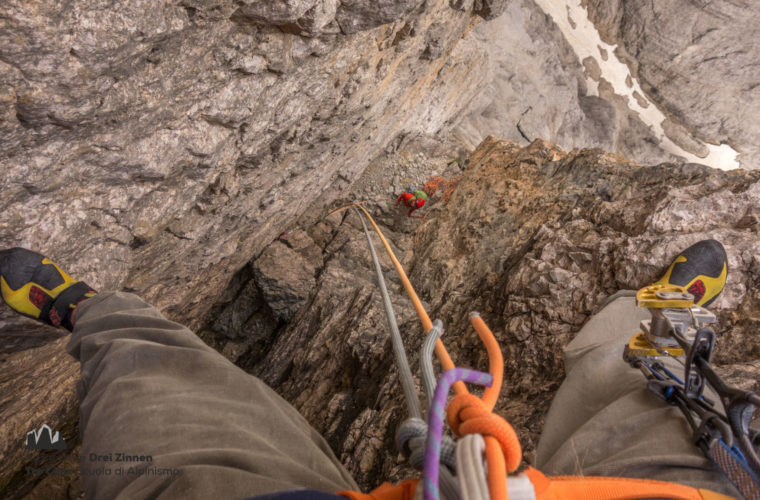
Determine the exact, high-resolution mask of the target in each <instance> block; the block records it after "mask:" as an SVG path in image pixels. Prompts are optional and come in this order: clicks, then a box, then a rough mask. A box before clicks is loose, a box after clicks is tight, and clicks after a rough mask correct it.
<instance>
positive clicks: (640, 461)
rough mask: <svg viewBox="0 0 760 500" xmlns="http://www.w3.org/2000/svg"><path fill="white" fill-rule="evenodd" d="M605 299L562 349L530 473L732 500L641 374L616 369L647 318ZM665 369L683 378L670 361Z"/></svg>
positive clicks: (622, 300)
mask: <svg viewBox="0 0 760 500" xmlns="http://www.w3.org/2000/svg"><path fill="white" fill-rule="evenodd" d="M611 299H612V300H611V301H609V302H608V304H607V306H606V307H604V309H603V310H602V311H601V312H599V313H598V314H596V315H594V316H593V317H592V318H591V319H590V320H589V322H588V323H587V324H586V325H585V326H584V327H583V328H582V329H581V331H580V332H579V333H578V335H577V336H576V337H575V339H573V341H572V342H570V344H568V346H567V348H566V349H565V368H566V372H567V376H566V378H565V381H564V382H563V383H562V386H561V387H560V389H559V391H558V392H557V395H556V396H555V398H554V401H553V402H552V406H551V408H550V410H549V414H548V415H547V417H546V423H545V425H544V430H543V433H542V435H541V439H540V440H539V443H538V450H537V452H536V465H537V468H538V469H540V470H541V471H543V472H544V473H546V474H550V475H581V474H582V475H586V476H618V477H632V478H648V479H657V480H661V481H672V482H676V483H682V484H685V485H689V486H694V487H698V488H706V489H710V490H713V491H716V492H722V493H725V494H727V495H732V496H738V494H737V493H736V491H735V490H734V488H733V486H732V485H731V484H730V483H729V481H728V480H727V479H726V478H725V477H724V476H723V475H722V474H721V473H719V472H718V471H717V469H715V468H713V466H712V464H711V462H710V461H709V460H707V459H706V458H705V457H704V455H703V454H702V453H701V452H700V451H699V450H698V449H697V447H696V446H694V445H693V444H692V442H691V429H690V427H689V425H688V424H687V422H686V419H685V418H684V417H683V415H682V414H681V412H680V411H679V410H678V409H677V408H676V407H673V406H669V405H668V404H666V403H665V402H664V401H662V400H660V399H658V398H657V397H656V396H655V395H654V394H653V393H651V392H650V391H648V390H647V388H646V379H645V378H644V376H643V375H642V373H641V372H640V371H639V370H637V369H635V368H631V367H630V366H629V365H628V364H627V363H626V362H624V361H623V357H622V356H623V348H624V346H625V345H626V344H627V343H628V340H629V339H630V338H631V337H632V336H633V335H635V334H636V333H637V332H639V331H640V329H639V323H640V322H641V321H642V320H644V319H648V318H649V317H650V315H649V313H648V312H647V310H646V309H641V308H638V307H636V305H635V299H634V297H633V296H632V293H631V292H619V293H618V294H616V295H615V296H613V297H611ZM664 363H665V365H666V366H667V368H668V369H670V370H671V371H673V373H675V374H677V375H680V374H682V373H683V367H682V366H681V365H680V364H678V363H677V362H676V361H674V360H672V359H665V360H664ZM712 396H714V395H712ZM712 396H711V397H712ZM714 400H716V401H717V399H714Z"/></svg>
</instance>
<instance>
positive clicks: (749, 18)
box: [584, 0, 760, 169]
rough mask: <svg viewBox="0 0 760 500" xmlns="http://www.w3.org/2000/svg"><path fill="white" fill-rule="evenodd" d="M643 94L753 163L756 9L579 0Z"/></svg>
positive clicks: (757, 99) (729, 2)
mask: <svg viewBox="0 0 760 500" xmlns="http://www.w3.org/2000/svg"><path fill="white" fill-rule="evenodd" d="M584 4H585V5H586V6H587V7H588V12H589V17H590V18H591V19H592V21H593V22H594V24H595V25H596V27H597V29H598V30H599V32H600V33H601V35H602V37H603V38H604V40H605V41H606V42H607V43H612V44H618V52H619V55H620V56H621V58H622V59H623V60H624V61H625V62H626V63H627V64H628V66H629V67H631V68H632V72H633V76H634V77H635V78H637V79H638V81H639V83H640V84H641V86H642V88H643V90H644V91H645V92H646V94H647V96H648V97H649V98H650V99H651V100H652V101H653V102H655V103H657V105H658V107H660V108H661V109H662V110H663V111H665V112H666V113H667V114H668V115H669V116H670V117H671V120H672V123H668V124H666V127H667V128H666V133H667V134H668V135H669V136H671V138H673V140H674V141H675V142H680V141H679V138H680V137H682V136H687V137H688V134H684V133H682V132H679V127H685V128H686V129H687V130H688V132H689V133H691V134H692V135H693V136H694V137H697V138H699V139H700V140H702V141H705V142H709V143H712V144H719V143H721V142H726V143H728V144H730V145H731V146H732V147H733V148H734V149H736V150H737V151H738V152H739V153H740V156H739V158H738V160H739V162H740V163H741V165H742V167H744V168H752V169H755V168H760V146H758V145H759V144H760V125H759V124H758V120H757V117H758V116H760V28H758V18H759V16H760V11H758V9H757V4H756V3H755V2H752V1H733V0H718V1H713V2H704V1H690V0H676V1H671V2H651V1H649V0H626V1H623V0H584Z"/></svg>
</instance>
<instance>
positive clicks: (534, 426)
mask: <svg viewBox="0 0 760 500" xmlns="http://www.w3.org/2000/svg"><path fill="white" fill-rule="evenodd" d="M395 161H398V160H397V159H395V158H393V157H389V158H388V159H387V162H388V164H391V163H393V162H395ZM431 161H432V160H431ZM436 161H438V160H436ZM378 168H380V167H379V166H378ZM365 177H367V178H371V177H372V172H371V171H368V172H367V174H366V176H365ZM365 186H372V183H371V182H365V181H364V178H363V179H362V180H360V181H359V182H358V183H357V187H361V188H362V189H364V187H365ZM354 194H355V196H356V197H357V199H370V200H373V199H376V195H377V194H382V193H377V192H375V191H373V190H372V189H369V188H367V190H362V191H356V192H355V193H354ZM758 196H760V173H758V172H751V173H750V172H746V171H732V172H727V173H726V172H719V171H714V170H712V169H709V168H706V167H702V166H698V165H676V164H665V165H660V166H656V167H640V166H636V165H634V164H632V163H630V162H628V161H626V160H624V159H623V158H621V157H618V156H615V155H610V154H607V153H603V152H602V151H600V150H583V151H579V152H574V153H570V154H568V153H565V152H563V151H562V150H560V149H558V148H556V147H554V146H552V145H549V144H547V143H544V142H541V141H536V142H534V143H533V144H531V145H530V146H529V147H524V148H521V147H519V146H518V145H516V144H514V143H510V142H506V141H498V140H494V139H489V140H487V141H486V142H484V143H483V144H481V146H480V147H479V148H478V149H477V151H475V153H474V154H473V155H472V157H471V158H470V159H469V161H468V163H467V166H466V168H465V170H464V171H463V172H462V174H461V177H460V178H459V181H458V185H457V188H456V190H455V191H454V193H453V196H452V197H451V199H450V201H449V202H448V203H443V202H442V201H441V200H440V198H439V197H437V196H436V197H433V199H432V203H431V205H432V206H431V208H430V209H429V213H428V214H427V216H426V218H425V219H424V221H422V222H421V223H420V224H421V227H416V226H417V224H414V223H412V224H410V220H409V219H407V218H406V217H405V215H404V211H401V210H395V209H394V208H393V206H392V205H391V206H390V207H388V205H387V204H385V202H383V201H380V202H376V201H375V202H373V201H369V202H368V203H367V206H368V207H373V212H375V214H376V215H377V218H378V220H379V221H380V223H381V226H382V228H383V231H384V232H385V234H386V236H388V237H389V239H390V240H391V242H392V245H393V247H394V251H395V252H396V254H397V255H398V257H399V259H400V260H401V261H402V263H403V264H404V265H405V266H406V268H407V270H408V271H409V274H410V278H411V280H412V282H413V284H414V286H415V287H416V289H417V292H418V293H419V294H420V297H421V298H422V299H423V301H424V303H425V305H426V307H427V309H428V311H429V312H430V314H431V317H434V318H436V317H437V318H441V319H442V320H443V321H444V323H445V326H446V333H445V334H444V337H443V338H444V341H445V343H446V345H447V347H448V349H449V350H450V352H451V353H452V357H453V358H454V360H455V362H457V363H458V364H460V365H462V366H471V367H475V368H479V369H485V368H486V366H487V361H486V356H485V352H484V349H483V348H482V347H481V346H480V345H479V341H477V337H476V336H475V335H474V332H473V330H472V328H471V327H470V326H469V321H468V319H467V315H468V313H469V312H470V311H472V310H478V311H480V312H481V314H482V315H483V318H484V319H485V321H486V322H487V323H488V324H489V326H490V327H491V328H492V329H493V331H494V332H495V334H496V335H497V337H498V339H499V341H500V343H501V346H502V350H503V352H504V356H505V365H506V375H505V386H504V388H503V390H502V394H501V396H502V399H501V401H500V404H499V405H498V406H497V410H498V412H499V413H500V414H502V415H503V416H504V417H506V418H507V419H508V420H510V421H511V422H512V423H513V425H515V427H516V429H517V430H518V433H519V434H520V436H521V439H522V443H523V445H524V447H525V449H526V451H527V457H528V459H530V456H531V450H532V449H533V448H534V446H535V444H536V442H537V439H538V435H539V433H540V430H541V426H542V422H543V418H544V415H545V412H546V410H547V409H548V405H549V403H550V401H551V398H552V395H553V393H554V392H555V391H556V389H557V388H558V386H559V383H560V382H561V380H562V377H563V373H564V372H563V363H562V356H561V351H562V348H563V346H564V345H566V344H567V342H568V341H569V340H571V339H572V337H573V335H574V334H575V333H576V332H577V331H578V330H579V329H580V327H581V326H582V325H583V324H584V322H585V321H586V320H587V319H588V317H589V315H590V314H592V312H593V310H594V307H595V306H596V305H597V304H598V303H599V301H600V300H602V299H603V298H605V297H606V296H608V295H610V294H611V293H614V292H615V291H617V290H619V289H637V288H639V287H641V286H644V285H646V284H648V283H651V282H652V281H654V280H655V279H657V278H658V277H659V276H660V275H661V273H662V272H664V270H665V268H667V266H668V265H669V263H670V261H671V260H672V258H673V257H674V256H675V255H677V254H678V252H679V251H680V250H682V249H683V248H685V247H687V246H689V245H690V244H692V243H695V242H696V241H699V240H701V239H704V238H716V239H718V240H720V241H722V242H723V244H724V245H725V247H726V250H727V253H728V256H729V269H730V272H729V280H728V284H727V286H726V289H725V291H724V293H723V295H722V297H721V298H720V299H719V301H718V302H717V303H716V304H715V305H714V307H713V309H714V310H715V311H716V312H717V314H718V316H719V323H718V331H719V335H720V340H719V346H720V351H719V352H718V354H717V356H716V361H717V362H718V363H721V364H724V365H725V366H724V367H723V370H724V373H726V374H727V375H728V376H729V379H730V380H732V381H734V382H738V383H740V384H743V386H745V387H748V388H754V389H755V390H757V389H760V387H758V380H760V379H759V378H758V374H760V373H759V372H758V371H757V370H758V366H760V348H758V344H757V342H755V341H754V337H753V336H754V335H755V333H754V332H755V331H756V328H757V326H758V323H757V321H758V320H757V318H758V312H760V300H759V299H760V297H759V296H758V293H757V292H756V290H757V286H756V283H757V281H758V279H760V274H758V273H760V267H758V262H757V256H758V255H760V243H758V241H760V240H758V237H757V236H758V231H760V226H758V217H760V213H758V209H757V202H756V200H757V199H758ZM360 228H361V226H360V224H359V221H358V219H357V217H356V215H355V214H353V213H347V212H339V213H334V214H333V215H331V216H329V217H328V218H326V219H324V220H322V221H320V222H318V223H317V224H306V225H303V226H301V227H299V228H297V229H296V230H294V231H292V232H289V233H288V234H287V235H286V236H284V237H283V238H281V239H280V240H279V241H277V242H275V243H273V244H272V246H271V247H270V248H278V249H280V250H282V248H283V245H284V246H286V247H289V248H290V249H291V251H292V252H295V253H297V254H298V255H299V256H300V258H301V259H303V260H304V261H308V262H310V263H311V264H310V265H311V266H312V269H313V274H314V276H315V279H316V286H315V288H314V289H313V292H312V293H311V294H309V296H310V298H309V299H308V301H307V302H305V303H303V305H302V306H301V308H300V309H299V310H298V312H296V314H295V316H294V317H293V319H292V321H290V322H289V323H285V322H280V323H279V325H278V327H276V330H275V331H274V333H272V334H271V335H270V336H269V340H268V341H267V342H265V343H262V342H261V341H260V339H258V338H256V337H254V338H252V339H249V338H248V335H249V333H246V330H245V329H239V330H237V332H238V333H237V335H236V336H235V338H234V340H229V335H227V336H226V337H225V336H221V335H220V334H219V332H218V331H217V332H216V333H215V332H214V330H215V327H214V326H213V323H211V324H210V326H209V327H207V328H206V329H204V333H203V336H204V337H206V338H208V339H210V340H211V341H213V342H217V344H218V347H219V348H220V349H221V350H223V351H224V352H228V353H229V352H233V353H234V355H232V356H230V358H231V359H232V360H233V361H235V362H237V363H238V364H239V365H240V366H243V367H245V368H246V369H247V370H248V371H250V372H251V373H253V374H255V375H257V376H259V377H261V378H262V379H264V380H265V381H266V382H267V383H268V384H270V385H271V386H272V387H274V388H276V390H277V391H278V392H279V393H280V394H282V395H283V396H284V397H285V398H286V399H288V400H289V401H290V402H291V403H292V404H293V405H294V406H296V408H298V410H299V411H300V412H301V413H302V414H304V415H305V416H306V417H307V419H309V421H310V422H311V423H312V425H314V427H315V428H316V429H317V430H318V431H320V432H321V433H322V434H324V435H325V436H326V438H327V439H328V441H329V442H330V444H331V446H332V447H333V449H334V450H335V452H336V454H337V455H338V456H339V457H340V458H341V460H342V461H343V463H344V464H345V465H346V467H347V468H348V469H349V470H350V471H351V472H352V473H353V474H354V475H355V477H356V478H357V480H358V482H359V484H360V485H361V486H362V487H363V488H371V487H374V486H376V485H377V484H378V483H379V482H380V480H381V479H387V478H391V479H400V478H402V477H404V476H408V475H409V474H410V470H409V469H408V468H406V467H404V466H402V465H399V464H398V462H397V452H396V450H395V448H394V445H393V435H394V433H395V429H396V428H397V426H398V425H399V424H400V422H401V421H402V420H403V418H405V416H406V415H405V411H406V407H405V404H404V402H403V400H402V391H401V389H400V386H399V382H398V371H397V369H396V367H395V366H394V362H393V358H392V353H391V349H390V340H389V335H388V333H387V323H386V320H385V316H384V310H383V307H382V302H381V299H380V296H379V292H378V291H377V288H376V284H375V283H374V279H373V271H372V267H371V261H370V259H369V253H368V250H367V247H366V241H365V237H364V235H363V233H362V232H361V230H360ZM415 240H416V245H415ZM375 241H376V242H377V240H375ZM376 244H377V243H376ZM378 249H379V251H380V253H381V254H382V250H380V247H379V246H378ZM292 252H285V251H278V252H272V254H271V256H277V255H279V256H282V257H281V258H282V262H283V263H284V262H286V261H292V260H293V256H292ZM318 255H319V256H320V257H317V256H318ZM267 258H271V257H267ZM381 261H382V263H383V268H384V271H385V273H386V279H387V280H388V283H389V289H390V292H391V296H392V302H393V304H394V308H395V309H396V313H397V315H398V320H399V326H400V330H401V332H402V333H403V335H404V336H405V343H406V348H407V352H408V354H409V356H410V362H411V363H412V367H413V371H414V372H415V373H418V370H417V366H418V364H417V363H418V351H419V348H420V346H421V342H422V338H423V333H422V332H421V327H420V326H419V322H418V321H417V318H416V315H415V314H414V312H413V309H412V308H411V304H410V303H409V301H408V299H407V298H406V297H405V295H404V294H403V289H402V288H401V286H400V282H399V281H398V279H397V278H396V276H395V273H393V272H392V271H391V266H390V264H389V262H388V260H387V259H385V258H384V257H382V256H381ZM320 262H321V263H320ZM256 265H257V261H254V262H253V263H252V266H253V267H255V266H256ZM271 265H274V264H271ZM280 265H284V264H280ZM275 267H276V266H275ZM245 272H247V271H244V272H243V274H244V273H245ZM243 281H244V280H243V279H240V280H237V281H236V285H235V290H233V292H234V291H237V290H239V292H238V293H239V295H238V298H235V299H232V298H227V299H225V301H224V302H222V303H220V304H219V305H218V306H217V308H218V309H226V308H231V307H232V308H237V310H238V311H242V310H243V308H244V307H245V301H244V300H243V299H241V297H243V296H244V295H245V293H247V292H246V290H247V288H246V285H245V284H244V283H243ZM253 281H254V282H255V283H256V286H257V287H262V285H263V289H260V292H261V294H262V295H266V294H267V293H272V292H274V293H275V295H279V296H282V297H285V296H287V295H288V294H287V293H283V294H279V292H276V291H275V290H270V291H269V292H267V291H266V290H265V289H266V288H267V285H266V284H262V282H261V281H259V280H257V279H256V277H255V276H254V278H253ZM300 283H303V280H302V279H300V278H298V277H297V276H294V277H293V279H292V280H289V281H288V282H287V283H286V284H284V285H283V284H280V285H279V286H280V287H284V288H288V287H295V288H298V287H300V286H301V285H300ZM276 300H279V299H276ZM262 346H264V347H263V348H262ZM622 348H623V346H622V345H621V355H622ZM418 383H419V381H418ZM643 383H644V381H643V378H642V384H643Z"/></svg>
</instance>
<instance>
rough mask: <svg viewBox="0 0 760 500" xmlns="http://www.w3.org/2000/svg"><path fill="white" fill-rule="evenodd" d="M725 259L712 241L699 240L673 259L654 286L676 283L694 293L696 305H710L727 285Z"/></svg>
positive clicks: (718, 244)
mask: <svg viewBox="0 0 760 500" xmlns="http://www.w3.org/2000/svg"><path fill="white" fill-rule="evenodd" d="M727 274H728V258H727V257H726V251H725V249H724V248H723V245H721V244H720V243H719V242H717V241H715V240H702V241H700V242H698V243H695V244H694V245H692V246H690V247H689V248H687V249H686V250H684V251H683V252H681V253H680V254H679V255H678V257H676V258H675V259H674V260H673V262H672V263H671V264H670V267H668V270H667V271H665V275H664V276H663V277H662V278H660V279H659V280H658V281H657V282H655V283H654V284H655V285H678V286H682V287H684V288H686V290H687V291H688V292H689V293H690V294H692V295H693V296H694V303H695V304H697V305H699V306H705V307H707V306H708V305H710V304H712V302H713V301H714V300H715V299H716V298H717V297H718V295H719V294H720V292H721V291H723V287H724V286H725V285H726V275H727Z"/></svg>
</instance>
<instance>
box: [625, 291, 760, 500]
mask: <svg viewBox="0 0 760 500" xmlns="http://www.w3.org/2000/svg"><path fill="white" fill-rule="evenodd" d="M693 299H694V297H693V296H692V295H691V294H690V293H688V292H687V291H686V290H685V289H684V288H683V287H680V286H675V285H652V286H648V287H645V288H642V289H641V290H639V291H638V292H637V294H636V302H637V305H638V306H639V307H644V308H646V309H648V310H649V312H650V313H651V315H652V319H651V320H647V321H643V322H642V323H641V329H642V332H641V333H639V334H637V335H635V336H634V337H632V338H631V340H630V342H629V343H628V345H627V346H626V347H625V350H624V352H623V359H625V361H627V362H628V363H629V364H630V365H631V366H633V367H634V368H638V369H639V370H641V371H642V373H643V374H644V376H645V377H646V378H647V380H648V383H647V387H648V388H649V390H651V391H652V392H653V393H655V394H656V395H657V396H658V397H660V398H661V399H663V400H665V401H666V402H668V403H669V404H672V405H674V406H677V407H678V408H679V409H680V410H681V412H682V413H683V414H684V417H685V418H686V421H687V422H688V423H689V426H690V427H691V428H692V430H693V440H694V444H695V445H696V446H697V447H699V448H700V449H701V450H702V452H703V453H704V454H705V456H707V458H708V459H710V460H711V461H712V462H713V463H714V464H715V465H716V466H717V467H718V469H720V470H721V472H723V474H725V475H726V477H728V479H730V480H731V481H732V482H733V483H734V485H735V486H736V488H737V490H738V491H739V492H740V493H741V494H742V495H743V496H744V497H745V498H747V499H751V500H760V458H758V453H757V449H756V448H757V446H758V444H760V443H758V441H760V433H758V432H757V431H754V430H752V429H750V427H749V424H750V421H751V419H752V415H753V412H754V411H755V409H756V408H758V407H760V397H758V395H757V394H755V393H754V392H752V391H743V390H741V389H738V388H736V387H733V386H730V385H728V384H726V383H725V382H724V381H723V379H721V377H720V376H719V375H718V374H717V373H715V371H714V370H713V368H712V366H711V364H710V362H711V360H712V354H713V350H714V348H715V338H716V335H715V331H714V330H713V329H712V328H710V327H708V326H706V325H708V324H711V323H714V322H715V321H716V318H715V315H714V314H713V313H711V312H710V311H708V310H707V309H705V308H704V307H701V306H697V305H694V302H693ZM667 357H670V358H675V359H676V360H677V361H678V362H679V363H681V364H682V365H683V366H684V373H683V378H682V379H681V378H679V377H678V376H677V375H676V374H675V373H673V372H672V371H671V370H669V369H668V368H667V367H666V366H665V364H664V363H663V362H662V361H661V360H662V359H663V358H667ZM680 358H683V359H680ZM707 386H709V387H710V388H711V389H712V390H713V391H714V392H715V394H717V395H718V398H719V399H720V405H718V404H717V403H718V402H716V401H712V400H711V399H709V398H708V397H707V396H705V389H706V387H707Z"/></svg>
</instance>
